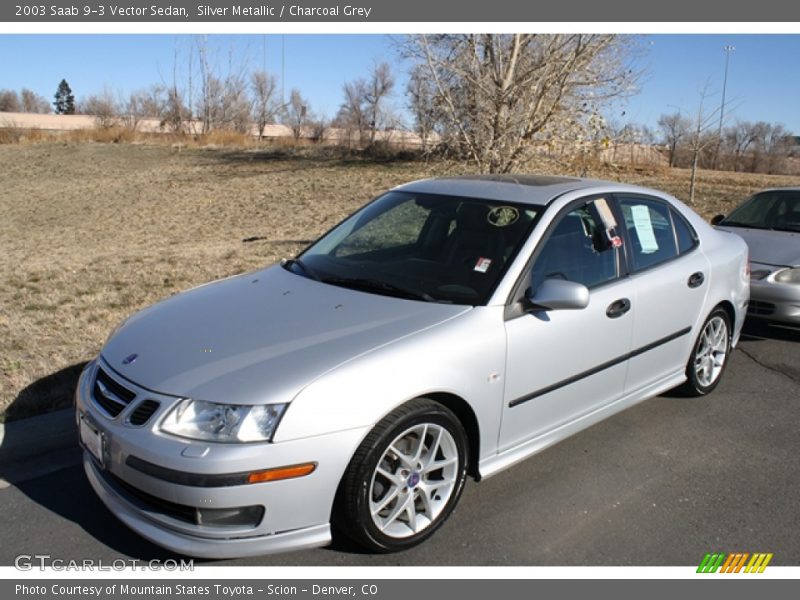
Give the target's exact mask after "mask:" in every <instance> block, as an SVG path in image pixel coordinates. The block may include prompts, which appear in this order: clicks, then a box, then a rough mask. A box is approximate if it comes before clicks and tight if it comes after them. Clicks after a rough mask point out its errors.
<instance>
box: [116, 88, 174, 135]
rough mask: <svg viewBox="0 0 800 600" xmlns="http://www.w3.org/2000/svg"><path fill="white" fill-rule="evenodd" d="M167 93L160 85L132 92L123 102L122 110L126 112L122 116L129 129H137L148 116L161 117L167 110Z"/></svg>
mask: <svg viewBox="0 0 800 600" xmlns="http://www.w3.org/2000/svg"><path fill="white" fill-rule="evenodd" d="M165 95H166V89H165V88H164V87H163V86H160V85H154V86H152V87H150V88H149V89H142V90H137V91H135V92H131V94H130V95H129V96H128V98H127V100H125V101H124V102H122V103H121V104H122V109H121V112H123V113H124V115H121V118H122V119H123V121H124V123H125V125H126V126H127V127H128V129H131V130H132V131H136V130H137V129H138V127H139V123H140V122H141V121H142V120H143V119H146V118H148V117H149V118H158V119H161V118H162V117H163V115H164V113H165V112H166V111H165V106H166V98H165Z"/></svg>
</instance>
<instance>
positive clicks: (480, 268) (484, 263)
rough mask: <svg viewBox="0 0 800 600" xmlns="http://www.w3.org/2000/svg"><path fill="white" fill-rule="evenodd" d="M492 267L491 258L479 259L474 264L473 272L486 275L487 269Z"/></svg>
mask: <svg viewBox="0 0 800 600" xmlns="http://www.w3.org/2000/svg"><path fill="white" fill-rule="evenodd" d="M491 266H492V259H491V258H484V257H482V256H481V257H480V258H479V259H478V262H476V263H475V268H474V269H473V271H477V272H478V273H486V271H488V270H489V267H491Z"/></svg>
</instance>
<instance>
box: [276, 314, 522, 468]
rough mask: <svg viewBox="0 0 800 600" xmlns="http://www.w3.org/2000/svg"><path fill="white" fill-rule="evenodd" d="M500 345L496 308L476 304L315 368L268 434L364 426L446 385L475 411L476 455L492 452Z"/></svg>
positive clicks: (499, 397) (498, 409)
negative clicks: (332, 365)
mask: <svg viewBox="0 0 800 600" xmlns="http://www.w3.org/2000/svg"><path fill="white" fill-rule="evenodd" d="M505 352H506V337H505V327H504V323H503V308H502V307H477V308H475V309H474V310H471V311H469V312H467V313H464V314H463V315H461V316H459V317H457V318H455V319H451V320H449V321H446V322H444V323H441V324H439V325H437V326H434V327H432V328H430V329H428V330H425V331H422V332H419V333H416V334H413V335H411V336H409V337H406V338H403V339H401V340H398V341H396V342H393V343H391V344H389V345H387V346H384V347H382V348H379V349H378V350H375V351H372V352H369V353H367V354H365V355H363V356H361V357H359V358H357V359H355V360H353V361H350V362H348V363H347V364H345V365H342V366H340V367H337V368H336V369H334V370H332V371H330V372H328V373H326V374H325V375H323V376H321V377H320V378H318V379H317V380H315V381H314V382H312V383H311V384H309V385H308V386H307V387H305V388H304V389H303V390H302V391H301V392H300V393H299V394H298V395H297V396H296V397H295V398H294V400H293V401H292V403H291V405H290V406H289V408H288V409H287V411H286V414H285V415H284V417H283V419H282V421H281V423H280V425H279V427H278V430H277V432H276V434H275V441H276V442H280V441H284V440H291V439H296V438H300V437H309V436H315V435H322V434H324V433H330V432H334V431H339V430H345V429H351V428H355V427H365V426H367V427H371V426H373V425H375V424H376V423H378V422H379V421H380V420H381V419H382V418H383V417H384V416H385V415H387V414H388V413H390V412H391V411H392V410H394V409H395V408H396V407H398V406H400V405H401V404H403V403H405V402H407V401H408V400H411V399H412V398H417V397H420V396H425V395H427V394H432V393H447V394H451V395H454V396H458V397H460V398H462V399H464V400H465V401H466V402H467V403H468V404H469V405H470V407H471V408H472V410H473V412H474V413H475V416H476V417H477V421H478V424H479V430H480V448H481V458H483V457H484V456H486V455H488V454H487V453H491V454H494V453H495V452H496V448H497V436H498V431H499V427H500V420H501V415H502V407H503V386H504V376H505Z"/></svg>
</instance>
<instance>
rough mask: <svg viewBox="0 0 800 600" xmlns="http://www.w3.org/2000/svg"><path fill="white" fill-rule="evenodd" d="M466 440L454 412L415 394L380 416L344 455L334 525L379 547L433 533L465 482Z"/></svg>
mask: <svg viewBox="0 0 800 600" xmlns="http://www.w3.org/2000/svg"><path fill="white" fill-rule="evenodd" d="M466 470H467V440H466V434H465V433H464V428H463V427H462V426H461V423H460V422H459V420H458V418H457V417H456V416H455V415H454V414H453V413H452V412H451V411H450V410H448V409H447V408H446V407H444V406H442V405H441V404H439V403H437V402H434V401H432V400H428V399H426V398H418V399H416V400H412V401H411V402H408V403H406V404H404V405H403V406H401V407H399V408H398V409H396V410H395V411H393V412H392V413H391V414H389V415H388V416H387V417H386V418H385V419H383V420H382V421H381V422H380V423H378V425H376V426H375V428H374V429H373V430H372V431H371V432H370V434H369V435H368V436H367V437H366V439H365V440H364V442H363V443H362V444H361V446H360V447H359V449H358V450H357V451H356V453H355V455H354V456H353V459H352V460H351V462H350V466H349V467H348V470H347V473H346V474H345V478H344V481H343V482H342V488H341V497H340V507H339V509H340V510H339V513H340V515H339V516H340V519H339V522H338V523H337V525H338V527H339V529H341V530H343V531H344V533H346V534H347V535H348V536H350V537H351V538H353V539H354V540H355V541H357V542H358V543H360V544H361V545H363V546H365V547H366V548H368V549H370V550H373V551H379V552H393V551H397V550H404V549H406V548H410V547H412V546H414V545H416V544H418V543H420V542H422V541H423V540H425V539H426V538H428V537H429V536H430V535H432V534H433V532H434V531H436V529H437V528H438V527H439V526H441V524H442V523H443V522H444V521H445V519H447V517H448V516H449V515H450V513H451V512H452V511H453V508H455V505H456V503H457V502H458V499H459V497H460V496H461V492H462V490H463V488H464V481H465V479H466Z"/></svg>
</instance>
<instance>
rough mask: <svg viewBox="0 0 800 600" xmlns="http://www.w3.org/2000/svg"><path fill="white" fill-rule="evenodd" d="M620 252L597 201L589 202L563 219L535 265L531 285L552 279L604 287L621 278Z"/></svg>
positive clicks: (537, 284)
mask: <svg viewBox="0 0 800 600" xmlns="http://www.w3.org/2000/svg"><path fill="white" fill-rule="evenodd" d="M603 202H604V203H605V201H603ZM617 252H618V251H617V249H616V248H614V247H613V246H612V245H611V244H609V242H608V237H607V236H606V230H605V227H604V226H603V224H602V222H601V218H600V215H599V213H598V211H597V208H596V207H595V205H594V201H592V202H587V203H586V204H584V205H583V206H580V207H578V208H575V209H573V210H572V211H570V212H569V213H567V214H566V215H563V216H562V217H560V220H559V222H558V223H557V224H556V226H555V229H553V230H552V232H551V233H550V236H549V237H548V238H547V239H546V240H545V241H544V246H543V247H542V249H541V251H540V252H539V255H538V256H537V258H536V262H535V263H534V265H533V276H532V281H531V285H532V287H533V289H536V288H538V287H539V286H540V285H541V284H542V282H543V281H544V280H545V279H548V278H554V279H565V280H568V281H575V282H577V283H582V284H583V285H585V286H586V287H594V286H597V285H600V284H602V283H605V282H606V281H610V280H612V279H615V278H616V277H617V275H618V273H619V271H618V266H617V265H618V260H617Z"/></svg>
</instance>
